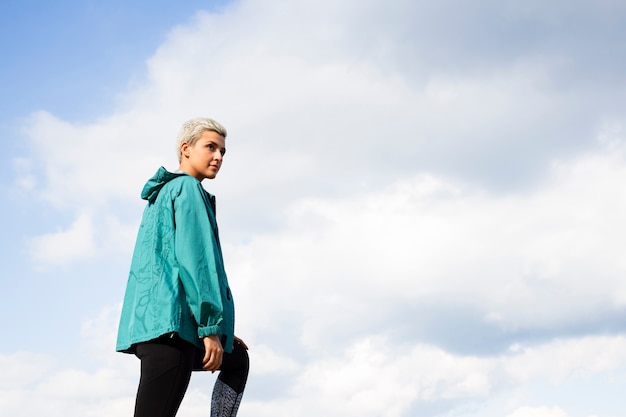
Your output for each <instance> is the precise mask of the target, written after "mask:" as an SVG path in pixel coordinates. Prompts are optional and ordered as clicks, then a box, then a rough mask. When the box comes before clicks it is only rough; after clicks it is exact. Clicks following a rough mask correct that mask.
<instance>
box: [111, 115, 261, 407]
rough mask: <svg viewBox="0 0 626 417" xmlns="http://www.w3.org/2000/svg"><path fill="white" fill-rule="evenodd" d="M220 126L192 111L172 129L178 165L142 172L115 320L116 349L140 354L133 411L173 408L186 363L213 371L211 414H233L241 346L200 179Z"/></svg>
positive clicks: (243, 357) (213, 158)
mask: <svg viewBox="0 0 626 417" xmlns="http://www.w3.org/2000/svg"><path fill="white" fill-rule="evenodd" d="M225 140H226V130H225V129H224V127H223V126H221V125H220V124H219V123H217V122H216V121H214V120H211V119H205V118H199V119H192V120H190V121H188V122H186V123H184V124H183V127H182V129H181V131H180V133H179V135H178V141H177V153H178V159H179V161H180V167H179V169H178V171H176V172H168V171H167V170H165V168H163V167H161V168H159V170H158V171H157V172H156V174H155V175H154V176H153V177H152V178H150V179H149V180H148V182H147V183H146V185H145V186H144V188H143V191H142V193H141V198H143V199H144V200H147V202H148V205H147V206H146V208H145V211H144V213H143V218H142V221H141V225H140V227H139V233H138V236H137V242H136V244H135V250H134V254H133V259H132V262H131V268H130V274H129V278H128V283H127V287H126V295H125V297H124V304H123V307H122V316H121V320H120V325H119V331H118V338H117V350H118V351H119V352H125V353H133V354H135V355H136V356H137V357H138V358H139V359H140V360H141V376H140V380H139V388H138V390H137V399H136V403H135V417H147V416H150V417H154V416H159V417H169V416H175V415H176V412H177V411H178V407H179V406H180V403H181V401H182V399H183V396H184V395H185V391H186V390H187V386H188V384H189V379H190V377H191V372H192V370H206V371H211V372H215V371H218V370H219V376H218V378H217V380H216V382H215V386H214V388H213V396H212V400H211V416H212V417H225V416H235V415H236V414H237V410H238V408H239V403H240V401H241V397H242V395H243V391H244V388H245V385H246V380H247V378H248V368H249V361H248V353H247V352H246V351H247V349H248V347H247V346H246V345H245V343H244V342H243V341H242V340H241V339H239V338H237V337H235V335H234V304H233V298H232V294H231V292H230V288H229V286H228V280H227V278H226V272H225V270H224V262H223V259H222V250H221V247H220V240H219V235H218V229H217V223H216V220H215V198H214V197H213V196H212V195H211V194H209V193H208V192H206V191H205V189H204V188H203V187H202V184H201V182H202V180H204V179H206V178H209V179H213V178H215V176H216V175H217V173H218V172H219V170H220V167H221V166H222V160H223V158H224V153H225V152H226V145H225Z"/></svg>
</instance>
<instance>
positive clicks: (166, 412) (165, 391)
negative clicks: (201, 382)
mask: <svg viewBox="0 0 626 417" xmlns="http://www.w3.org/2000/svg"><path fill="white" fill-rule="evenodd" d="M135 354H136V355H137V357H138V358H139V359H141V378H140V380H139V388H138V389H137V400H136V402H135V417H148V416H149V417H173V416H175V415H176V412H177V411H178V407H179V406H180V403H181V402H182V400H183V397H184V396H185V392H186V391H187V386H188V385H189V380H190V378H191V372H192V371H194V370H197V371H200V370H202V358H203V357H204V352H203V351H202V350H200V349H198V348H196V347H195V346H194V345H192V344H191V343H189V342H187V341H185V340H183V339H181V338H179V337H178V336H176V335H173V336H169V335H168V336H163V337H160V338H158V339H155V340H151V341H149V342H144V343H140V344H138V345H137V346H136V351H135ZM249 366H250V363H249V359H248V352H246V350H245V348H244V347H243V346H242V345H241V344H240V343H237V342H235V344H234V346H233V351H232V352H231V353H226V352H224V358H223V360H222V366H221V367H220V373H219V375H218V379H219V380H220V381H222V382H223V383H225V384H226V385H228V386H229V387H231V388H232V389H233V390H234V391H235V392H236V393H237V394H240V393H242V392H243V390H244V388H245V386H246V381H247V379H248V369H249Z"/></svg>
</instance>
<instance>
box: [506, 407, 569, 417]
mask: <svg viewBox="0 0 626 417" xmlns="http://www.w3.org/2000/svg"><path fill="white" fill-rule="evenodd" d="M507 417H568V414H566V413H565V412H564V411H563V410H561V409H560V408H558V407H521V408H518V409H517V410H515V411H514V412H513V413H511V414H509V415H507Z"/></svg>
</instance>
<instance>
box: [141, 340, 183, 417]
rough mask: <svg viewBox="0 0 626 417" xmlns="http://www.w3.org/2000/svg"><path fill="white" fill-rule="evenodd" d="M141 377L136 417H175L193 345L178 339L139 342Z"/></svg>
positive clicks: (181, 396) (181, 397)
mask: <svg viewBox="0 0 626 417" xmlns="http://www.w3.org/2000/svg"><path fill="white" fill-rule="evenodd" d="M136 355H137V357H138V358H139V359H140V360H141V377H140V380H139V388H138V390H137V400H136V403H135V417H144V416H155V415H158V416H174V415H176V411H178V407H179V406H180V403H181V401H182V399H183V396H184V395H185V391H186V390H187V386H188V385H189V378H190V376H191V369H192V365H193V346H192V345H191V344H189V343H187V342H185V341H183V340H181V339H179V338H178V337H176V336H175V337H173V338H170V337H163V338H159V339H156V340H154V341H151V342H146V343H140V344H139V345H137V348H136Z"/></svg>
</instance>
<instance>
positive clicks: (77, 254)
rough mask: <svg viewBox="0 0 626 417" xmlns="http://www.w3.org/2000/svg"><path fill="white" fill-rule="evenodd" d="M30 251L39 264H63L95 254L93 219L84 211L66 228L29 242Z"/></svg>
mask: <svg viewBox="0 0 626 417" xmlns="http://www.w3.org/2000/svg"><path fill="white" fill-rule="evenodd" d="M29 246H30V247H29V252H30V256H31V257H32V259H33V260H34V261H35V262H36V263H37V264H44V265H46V264H52V265H63V264H67V263H71V262H74V261H77V260H81V259H85V258H90V257H93V256H94V255H95V251H96V244H95V242H94V233H93V220H92V217H91V215H89V214H88V213H84V214H81V215H79V217H78V218H77V219H76V220H75V221H74V223H73V224H72V225H71V226H70V227H69V228H68V229H66V230H59V231H58V232H55V233H48V234H45V235H42V236H37V237H35V238H33V239H31V241H30V242H29Z"/></svg>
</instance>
